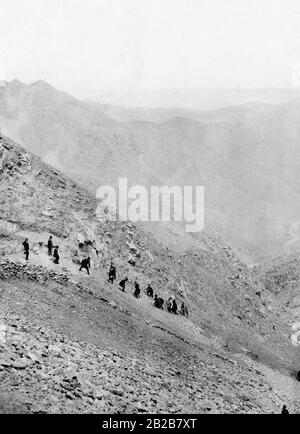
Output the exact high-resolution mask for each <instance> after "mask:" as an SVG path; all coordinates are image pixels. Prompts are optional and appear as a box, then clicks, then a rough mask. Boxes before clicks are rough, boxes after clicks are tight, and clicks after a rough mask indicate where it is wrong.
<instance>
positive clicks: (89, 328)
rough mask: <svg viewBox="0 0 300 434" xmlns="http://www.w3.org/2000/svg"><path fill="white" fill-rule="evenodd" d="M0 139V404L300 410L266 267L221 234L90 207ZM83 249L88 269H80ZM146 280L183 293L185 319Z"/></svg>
mask: <svg viewBox="0 0 300 434" xmlns="http://www.w3.org/2000/svg"><path fill="white" fill-rule="evenodd" d="M0 142H1V143H0V144H1V146H2V147H4V150H5V152H4V153H3V155H2V157H1V158H2V160H1V163H2V164H1V167H2V168H1V170H0V180H1V183H0V200H1V208H0V235H1V236H0V255H1V259H0V300H1V303H0V412H2V413H16V412H17V413H43V412H44V413H56V412H58V413H91V412H92V413H129V412H138V413H139V412H150V413H183V412H188V413H273V412H275V413H278V412H280V410H281V407H282V405H283V404H286V405H287V406H288V408H289V410H290V411H291V412H294V413H298V412H299V408H300V393H299V382H297V381H296V379H295V375H294V373H295V370H296V369H297V367H298V360H299V352H298V348H295V347H294V346H293V345H292V344H291V339H290V333H291V327H290V323H289V308H288V306H286V304H285V305H284V304H283V303H281V302H279V299H280V297H279V295H278V294H282V290H278V291H279V293H278V292H277V290H276V291H275V290H274V288H273V287H272V288H271V287H270V288H268V281H266V278H265V274H264V278H262V277H261V274H260V273H261V270H249V269H248V268H247V267H246V266H245V265H244V264H242V263H241V262H240V261H239V260H238V259H237V258H236V257H235V255H234V253H233V252H232V251H231V249H230V248H229V247H228V246H226V245H225V244H222V242H221V241H220V240H216V239H215V240H213V239H205V238H204V239H203V240H202V241H201V243H193V242H192V241H193V240H191V244H190V246H189V249H188V250H186V251H183V250H182V249H181V248H179V247H178V248H175V247H171V245H170V244H167V243H166V241H165V239H164V238H157V236H156V237H154V236H153V237H152V236H151V235H149V233H147V234H146V235H145V234H144V233H143V231H142V229H141V228H138V227H135V226H133V225H130V224H129V225H128V224H127V225H123V224H121V223H120V224H112V223H111V222H107V221H105V219H104V220H103V221H99V220H96V219H95V216H94V211H95V207H96V205H97V204H96V203H95V201H94V199H93V198H92V197H91V196H89V194H88V193H87V192H85V190H84V189H82V188H81V187H80V186H78V185H77V184H75V183H73V181H71V180H68V179H67V178H65V177H64V176H63V175H61V174H60V173H58V172H56V171H54V170H53V169H52V168H51V167H50V166H46V165H44V164H43V163H41V161H40V160H39V159H37V158H36V157H34V156H33V155H32V154H29V153H26V152H24V150H23V149H22V148H20V147H18V146H17V145H16V144H13V143H12V142H11V141H9V140H8V139H5V138H3V139H2V140H1V141H0ZM49 234H52V235H53V236H54V238H55V243H57V244H59V246H60V252H61V259H60V264H59V265H58V266H56V265H55V264H53V261H52V259H51V258H50V257H48V255H47V251H46V248H45V242H46V241H47V237H48V236H49ZM25 237H28V238H29V240H30V245H31V251H30V257H29V261H28V263H26V262H25V259H24V254H23V251H22V244H21V243H22V241H23V239H24V238H25ZM79 241H81V242H83V244H84V247H83V248H79V247H78V243H79ZM95 249H96V250H98V255H97V254H96V253H95ZM87 253H88V254H89V255H90V256H91V258H92V270H91V272H92V275H91V276H87V275H86V274H85V273H84V272H82V273H79V271H78V269H79V263H80V259H81V258H82V257H83V256H84V255H86V254H87ZM111 259H114V260H115V262H116V265H117V270H118V279H117V282H118V281H119V280H121V278H123V277H124V276H125V275H128V276H129V283H128V286H127V288H126V293H125V294H123V293H122V292H121V291H119V289H118V287H117V283H115V284H114V285H110V284H109V283H108V282H107V267H108V264H109V262H110V260H111ZM133 260H134V262H132V261H133ZM129 261H130V263H129ZM133 264H134V265H133ZM136 279H137V280H138V281H139V282H140V284H141V287H142V296H141V298H140V299H138V300H137V299H135V298H134V297H133V295H132V292H133V283H134V280H136ZM148 282H151V284H152V286H153V287H154V289H155V292H157V293H158V294H159V295H160V296H163V297H164V298H167V297H168V296H169V295H170V294H174V295H175V296H176V298H177V300H178V303H180V302H181V301H184V302H185V303H186V304H187V305H188V307H189V311H190V316H189V318H184V317H182V316H180V315H177V316H175V315H171V314H169V313H167V312H166V311H160V310H157V309H155V308H154V306H153V301H152V299H150V298H148V297H147V296H146V295H145V293H144V291H143V290H144V289H145V287H146V285H147V284H148Z"/></svg>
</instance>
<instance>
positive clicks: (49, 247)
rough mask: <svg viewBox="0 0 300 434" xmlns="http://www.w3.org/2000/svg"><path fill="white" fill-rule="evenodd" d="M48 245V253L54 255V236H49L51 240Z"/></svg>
mask: <svg viewBox="0 0 300 434" xmlns="http://www.w3.org/2000/svg"><path fill="white" fill-rule="evenodd" d="M47 247H48V255H49V256H52V250H53V242H52V237H49V240H48V243H47Z"/></svg>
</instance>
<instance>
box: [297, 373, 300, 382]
mask: <svg viewBox="0 0 300 434" xmlns="http://www.w3.org/2000/svg"><path fill="white" fill-rule="evenodd" d="M296 378H297V380H298V381H300V371H298V372H297V374H296Z"/></svg>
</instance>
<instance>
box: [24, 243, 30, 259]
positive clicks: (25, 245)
mask: <svg viewBox="0 0 300 434" xmlns="http://www.w3.org/2000/svg"><path fill="white" fill-rule="evenodd" d="M23 247H24V255H25V259H26V261H28V258H29V242H28V238H26V240H25V241H24V242H23Z"/></svg>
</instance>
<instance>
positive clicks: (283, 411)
mask: <svg viewBox="0 0 300 434" xmlns="http://www.w3.org/2000/svg"><path fill="white" fill-rule="evenodd" d="M281 414H290V413H289V411H288V409H287V408H286V405H284V406H283V407H282V410H281Z"/></svg>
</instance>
